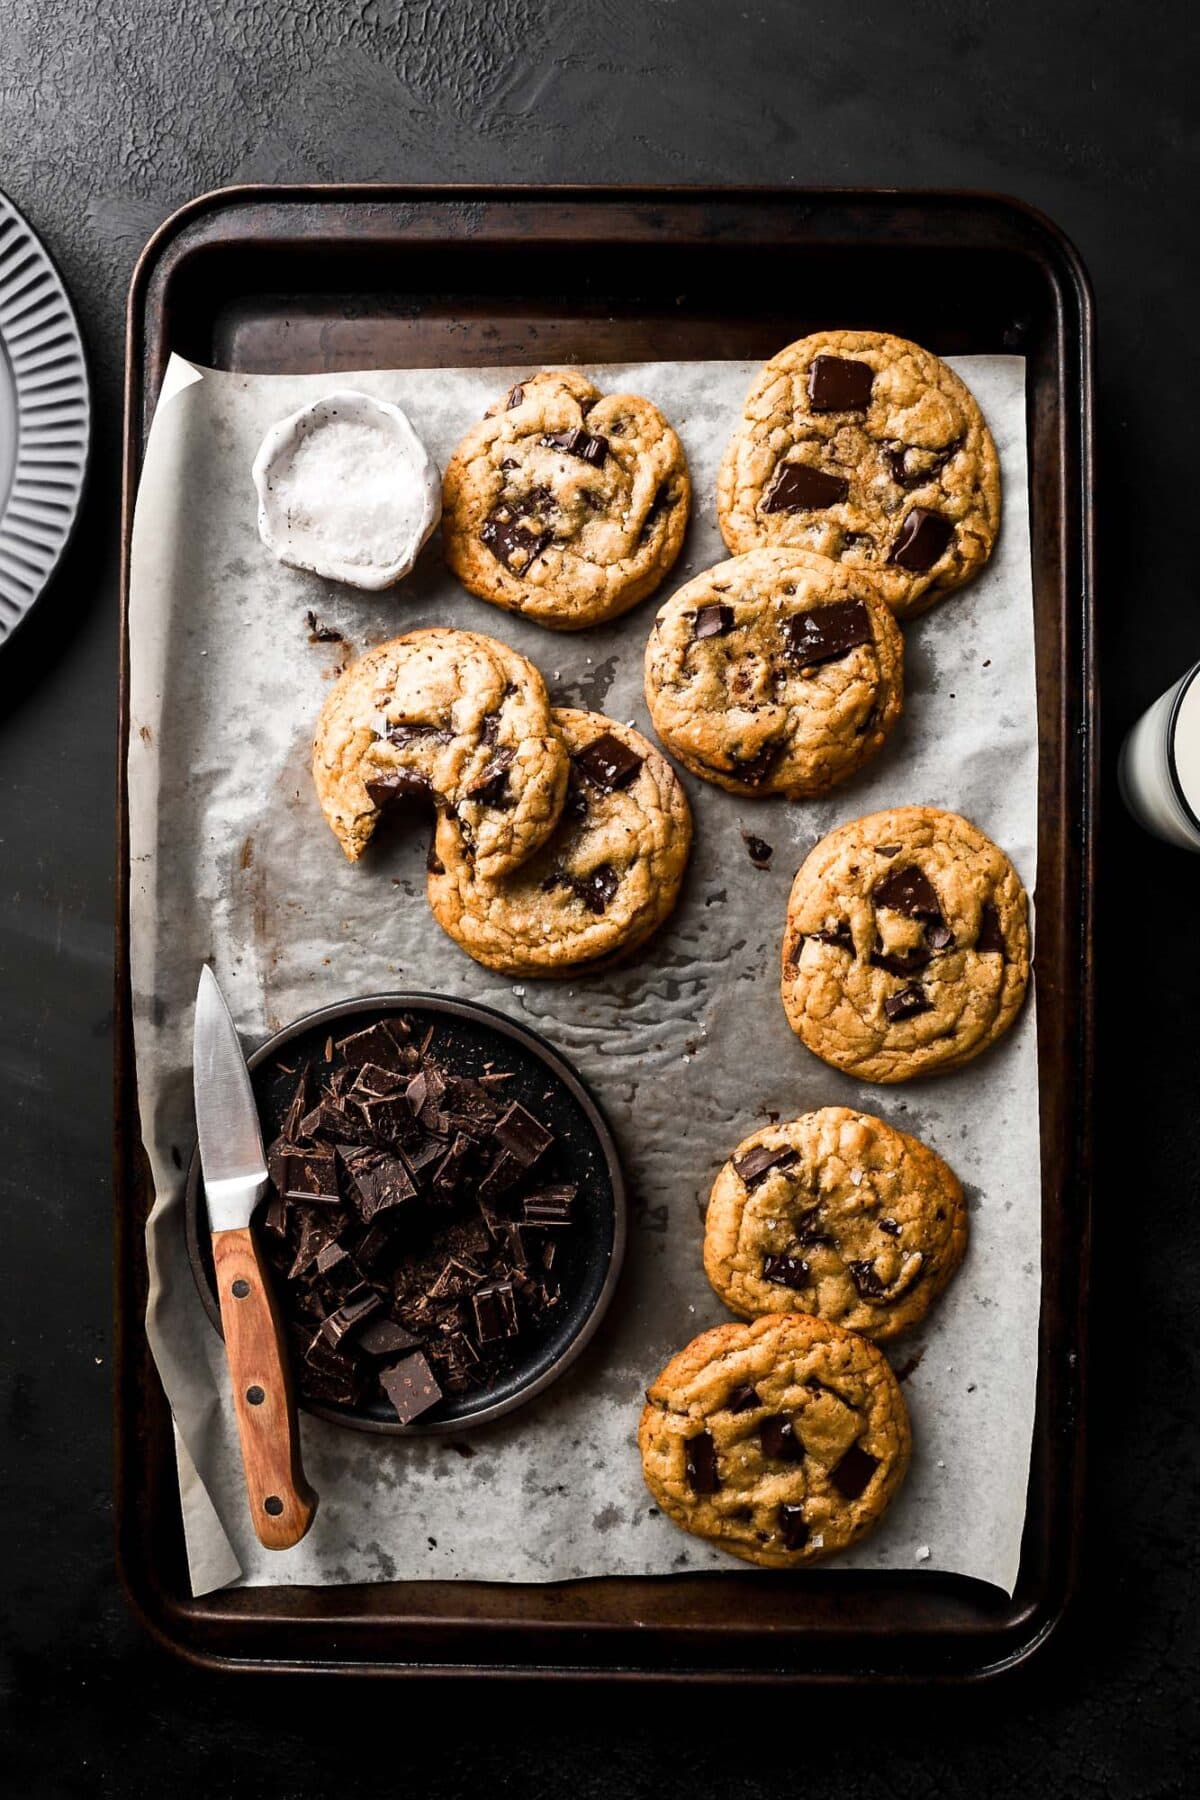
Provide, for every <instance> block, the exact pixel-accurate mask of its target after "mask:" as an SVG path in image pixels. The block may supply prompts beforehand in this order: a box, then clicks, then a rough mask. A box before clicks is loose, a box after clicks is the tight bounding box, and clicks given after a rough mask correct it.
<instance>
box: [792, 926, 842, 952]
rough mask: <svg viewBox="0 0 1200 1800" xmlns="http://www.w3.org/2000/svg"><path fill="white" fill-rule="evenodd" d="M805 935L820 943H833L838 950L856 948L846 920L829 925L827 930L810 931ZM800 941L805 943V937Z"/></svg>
mask: <svg viewBox="0 0 1200 1800" xmlns="http://www.w3.org/2000/svg"><path fill="white" fill-rule="evenodd" d="M805 935H806V936H807V937H810V938H812V939H813V940H814V941H815V942H816V943H818V944H832V945H833V946H834V948H835V949H837V950H849V951H851V952H853V950H854V939H853V938H852V937H851V935H850V927H849V925H848V924H847V923H846V922H845V920H843V921H842V922H841V923H840V924H838V925H831V926H829V927H828V928H827V929H826V930H825V931H809V932H807V933H806V934H805ZM800 941H801V943H803V942H804V939H803V938H801V940H800Z"/></svg>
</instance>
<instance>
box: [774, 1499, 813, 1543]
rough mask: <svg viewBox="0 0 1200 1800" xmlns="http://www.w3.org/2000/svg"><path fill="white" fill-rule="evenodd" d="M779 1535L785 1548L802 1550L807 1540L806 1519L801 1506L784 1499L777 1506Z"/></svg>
mask: <svg viewBox="0 0 1200 1800" xmlns="http://www.w3.org/2000/svg"><path fill="white" fill-rule="evenodd" d="M779 1535H780V1537H782V1539H783V1544H784V1549H785V1550H803V1548H804V1546H805V1544H807V1542H808V1521H807V1519H806V1518H805V1517H804V1508H803V1507H802V1506H795V1505H792V1504H790V1503H789V1502H787V1501H784V1503H783V1505H782V1506H781V1507H780V1508H779Z"/></svg>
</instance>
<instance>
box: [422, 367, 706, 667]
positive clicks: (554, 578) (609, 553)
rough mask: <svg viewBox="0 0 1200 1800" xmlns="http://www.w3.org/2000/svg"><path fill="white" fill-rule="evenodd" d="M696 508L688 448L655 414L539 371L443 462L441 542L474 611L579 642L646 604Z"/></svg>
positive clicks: (644, 404) (564, 374) (554, 372)
mask: <svg viewBox="0 0 1200 1800" xmlns="http://www.w3.org/2000/svg"><path fill="white" fill-rule="evenodd" d="M690 498H691V482H690V480H689V478H688V470H687V461H686V459H685V457H684V454H683V446H682V445H681V443H680V442H679V439H678V438H677V437H676V435H675V433H674V432H673V431H672V429H671V427H670V426H669V425H668V424H667V421H666V420H665V419H664V418H663V416H662V414H661V413H660V412H659V410H658V408H657V407H656V406H653V405H651V403H650V401H649V400H643V399H641V398H640V397H639V396H638V395H636V394H602V393H601V392H600V389H599V388H597V387H594V386H593V385H592V383H591V382H590V381H588V380H587V379H586V378H585V377H584V376H582V375H580V374H578V373H577V372H576V371H575V370H573V369H543V370H542V371H541V372H540V373H539V374H537V375H531V376H529V377H528V378H527V379H526V380H524V381H522V382H519V383H518V384H517V386H516V387H514V388H512V389H510V391H509V392H508V394H507V395H506V396H505V397H504V398H503V399H502V400H499V401H497V403H496V404H495V406H493V407H492V408H491V409H490V410H489V411H488V413H487V415H486V416H485V417H484V419H483V420H482V422H481V423H480V424H478V425H476V426H474V428H473V429H472V430H471V431H469V432H468V433H467V435H466V437H465V438H464V439H463V441H462V442H461V444H459V446H458V449H457V450H456V451H455V452H454V455H453V456H452V457H451V459H450V462H449V463H448V464H447V467H446V473H445V477H444V480H443V493H442V542H443V544H444V546H445V552H446V560H447V562H448V563H449V564H450V567H451V568H452V569H453V570H454V573H455V574H456V575H457V576H458V578H459V580H460V581H461V582H462V583H463V585H464V586H465V587H468V588H469V589H470V590H471V592H472V593H473V594H478V595H479V597H480V599H482V600H491V601H493V602H494V603H495V604H496V605H497V606H505V607H507V608H508V609H509V611H510V612H521V613H525V614H526V615H527V616H528V617H529V618H531V619H537V620H538V621H539V622H540V623H541V624H543V625H549V626H552V627H553V628H555V629H556V630H559V631H578V630H579V629H580V628H581V627H582V626H585V625H595V624H598V623H599V622H600V621H601V620H602V619H613V618H616V617H617V615H618V614H619V613H623V612H625V611H626V610H627V609H628V608H629V607H631V606H633V605H635V604H636V603H637V601H639V600H643V599H645V597H646V595H647V594H650V593H652V592H653V591H654V589H655V588H656V587H657V586H658V584H659V582H660V581H661V580H662V578H663V576H664V575H665V574H666V573H667V570H668V569H669V568H670V567H671V564H672V563H673V562H674V561H675V558H676V557H677V556H678V554H679V548H680V545H681V544H682V543H683V533H684V528H685V526H686V525H687V516H688V505H689V501H690Z"/></svg>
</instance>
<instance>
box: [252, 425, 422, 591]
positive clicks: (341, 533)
mask: <svg viewBox="0 0 1200 1800" xmlns="http://www.w3.org/2000/svg"><path fill="white" fill-rule="evenodd" d="M253 474H254V486H255V489H256V490H257V493H258V534H259V536H260V537H261V538H262V541H263V543H264V544H265V545H266V546H267V549H268V550H270V551H271V552H272V553H273V554H274V555H275V556H277V557H278V558H279V561H280V562H282V563H287V564H289V566H290V567H292V568H294V569H307V570H310V571H311V572H312V573H313V574H314V575H323V576H325V577H326V579H327V580H329V581H344V582H348V583H349V584H350V585H351V586H352V587H358V588H367V589H370V590H371V591H372V592H376V591H378V590H379V589H380V588H386V587H391V586H393V585H394V583H396V582H397V581H401V580H403V578H404V576H405V575H407V574H408V572H409V570H410V569H411V568H412V566H413V564H414V563H415V562H416V560H417V556H418V554H419V553H420V550H421V546H422V545H423V544H424V543H425V541H426V540H427V538H428V537H429V535H430V533H431V532H432V530H433V528H434V526H435V525H436V524H437V522H438V520H439V518H440V517H441V512H442V478H441V475H440V474H439V472H438V469H437V465H436V464H435V463H434V461H433V458H432V457H431V456H430V454H429V452H428V451H427V450H426V448H425V446H424V444H423V443H422V442H421V440H420V438H419V437H418V436H417V434H416V432H415V431H414V430H413V428H412V424H411V422H410V421H409V418H408V415H407V414H406V413H404V412H402V411H401V409H400V407H398V406H392V405H391V404H390V403H389V402H388V401H386V400H375V399H373V398H372V396H371V395H370V394H360V393H356V392H354V391H353V390H350V389H342V390H340V391H339V392H337V393H333V394H325V395H323V396H322V398H321V399H320V400H315V401H313V403H312V405H311V406H302V407H300V409H299V410H298V411H297V412H294V413H291V414H289V416H288V417H287V418H286V419H280V421H279V423H278V424H276V425H272V427H271V429H270V431H268V433H267V435H266V437H265V438H264V439H263V441H262V444H261V446H260V448H259V452H258V455H257V456H256V457H255V459H254V470H253Z"/></svg>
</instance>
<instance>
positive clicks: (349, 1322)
mask: <svg viewBox="0 0 1200 1800" xmlns="http://www.w3.org/2000/svg"><path fill="white" fill-rule="evenodd" d="M382 1305H383V1299H382V1296H381V1295H379V1294H377V1293H376V1292H375V1290H374V1289H373V1288H368V1289H367V1291H366V1292H365V1293H364V1294H362V1295H361V1296H359V1297H356V1298H355V1299H353V1300H345V1301H343V1303H342V1304H341V1306H339V1307H338V1309H337V1311H336V1312H331V1313H330V1315H329V1317H328V1318H327V1319H324V1320H322V1323H321V1336H322V1337H323V1338H324V1339H325V1342H326V1343H327V1344H330V1345H331V1346H332V1347H333V1349H335V1350H340V1349H341V1346H342V1340H343V1339H344V1338H347V1337H349V1336H350V1334H351V1333H352V1332H353V1331H356V1330H357V1329H358V1327H359V1326H360V1325H363V1324H365V1323H366V1321H367V1320H368V1319H369V1318H370V1317H371V1314H372V1313H377V1312H378V1311H379V1309H380V1307H381V1306H382Z"/></svg>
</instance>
